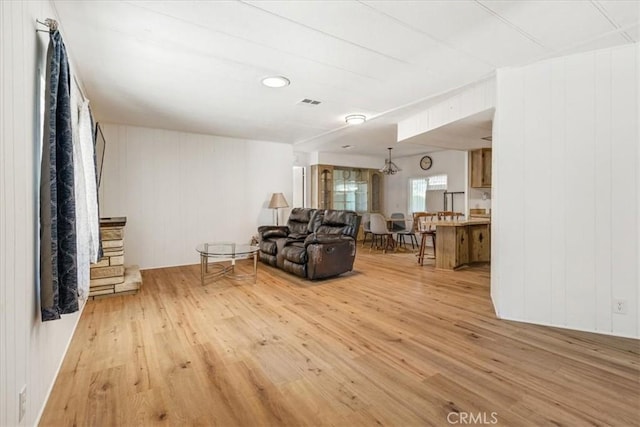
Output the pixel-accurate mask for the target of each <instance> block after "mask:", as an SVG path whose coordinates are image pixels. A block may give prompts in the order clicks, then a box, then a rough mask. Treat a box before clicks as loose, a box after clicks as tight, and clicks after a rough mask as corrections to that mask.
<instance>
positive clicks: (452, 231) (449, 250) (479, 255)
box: [436, 221, 491, 270]
mask: <svg viewBox="0 0 640 427" xmlns="http://www.w3.org/2000/svg"><path fill="white" fill-rule="evenodd" d="M436 235H437V236H438V237H437V239H436V268H441V269H444V270H455V269H456V268H458V267H461V266H463V265H467V264H472V263H474V262H490V261H491V224H490V223H489V221H448V222H443V223H442V224H438V225H436Z"/></svg>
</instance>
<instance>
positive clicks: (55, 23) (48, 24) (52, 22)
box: [36, 18, 58, 33]
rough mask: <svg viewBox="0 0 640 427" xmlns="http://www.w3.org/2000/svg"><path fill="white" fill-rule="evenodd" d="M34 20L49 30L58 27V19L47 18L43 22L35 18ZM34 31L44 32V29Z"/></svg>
mask: <svg viewBox="0 0 640 427" xmlns="http://www.w3.org/2000/svg"><path fill="white" fill-rule="evenodd" d="M36 22H37V23H38V24H40V25H43V26H45V27H47V28H49V31H55V30H57V29H58V21H56V20H55V19H51V18H47V19H45V20H44V22H42V21H40V20H38V19H36ZM36 31H38V32H43V33H46V31H43V30H36Z"/></svg>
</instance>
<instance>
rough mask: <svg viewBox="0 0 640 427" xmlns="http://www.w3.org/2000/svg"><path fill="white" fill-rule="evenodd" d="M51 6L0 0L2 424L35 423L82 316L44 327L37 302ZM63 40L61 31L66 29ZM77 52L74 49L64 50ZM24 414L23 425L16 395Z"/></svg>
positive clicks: (69, 317) (67, 317)
mask: <svg viewBox="0 0 640 427" xmlns="http://www.w3.org/2000/svg"><path fill="white" fill-rule="evenodd" d="M49 17H50V18H56V16H55V14H54V12H53V10H52V8H51V6H50V4H49V2H46V1H30V2H7V1H4V2H0V29H1V31H2V34H1V36H0V94H1V99H0V425H2V426H13V425H28V426H31V425H35V424H36V423H37V421H38V419H39V418H40V415H41V413H42V410H43V409H44V405H45V403H46V399H47V396H48V394H49V392H50V390H51V387H52V386H53V383H54V381H55V378H56V374H57V372H58V369H59V367H60V364H61V363H62V359H63V358H64V355H65V353H66V349H67V346H68V344H69V342H70V340H71V337H72V335H73V331H74V328H75V326H76V324H77V322H78V319H79V313H75V314H71V315H65V316H63V317H62V319H61V320H55V321H50V322H46V323H42V322H41V321H40V302H39V300H38V296H39V291H38V283H37V281H38V275H37V270H36V267H37V264H38V259H39V258H38V250H39V249H38V239H39V237H38V236H39V232H38V206H37V200H38V186H39V172H38V171H39V168H40V158H39V156H40V147H41V136H40V135H41V129H40V126H39V123H38V122H39V109H40V104H41V103H40V95H39V89H38V85H39V81H40V78H39V71H38V69H39V68H40V69H42V70H44V64H45V55H46V49H47V43H48V40H49V36H48V35H47V34H46V33H36V32H35V28H36V24H35V20H36V18H38V19H40V20H41V21H42V20H44V19H45V18H49ZM61 32H62V33H63V35H64V28H63V26H62V27H61ZM67 49H68V52H69V53H70V54H72V53H73V46H67ZM23 386H26V390H27V408H26V409H27V411H26V415H25V417H24V418H23V419H22V421H21V422H19V421H18V394H19V392H20V390H21V389H22V387H23Z"/></svg>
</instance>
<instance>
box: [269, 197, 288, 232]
mask: <svg viewBox="0 0 640 427" xmlns="http://www.w3.org/2000/svg"><path fill="white" fill-rule="evenodd" d="M288 207H289V204H288V203H287V199H285V198H284V194H282V193H273V194H272V195H271V201H270V202H269V209H275V210H276V225H278V217H279V216H280V214H279V213H278V209H279V208H288Z"/></svg>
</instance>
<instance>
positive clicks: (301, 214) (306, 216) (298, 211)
mask: <svg viewBox="0 0 640 427" xmlns="http://www.w3.org/2000/svg"><path fill="white" fill-rule="evenodd" d="M315 211H316V209H310V208H293V209H292V210H291V214H290V215H289V220H288V221H287V227H289V233H291V234H307V233H308V232H309V231H308V226H309V221H310V220H311V216H312V215H313V213H314V212H315Z"/></svg>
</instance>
